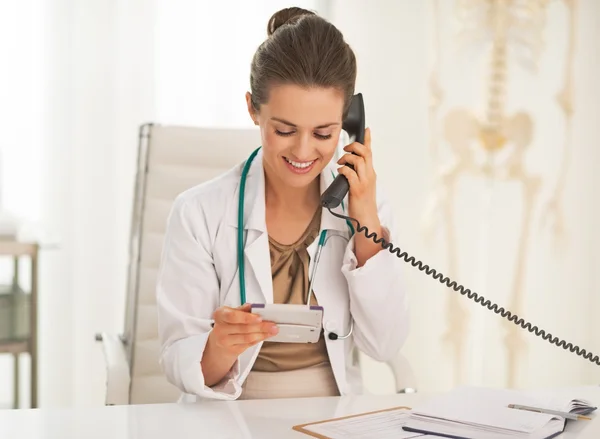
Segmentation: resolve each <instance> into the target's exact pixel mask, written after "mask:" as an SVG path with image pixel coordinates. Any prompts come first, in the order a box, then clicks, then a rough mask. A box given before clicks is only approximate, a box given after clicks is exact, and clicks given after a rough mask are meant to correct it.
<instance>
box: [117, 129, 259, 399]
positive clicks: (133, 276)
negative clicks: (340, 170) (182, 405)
mask: <svg viewBox="0 0 600 439" xmlns="http://www.w3.org/2000/svg"><path fill="white" fill-rule="evenodd" d="M259 145H260V134H259V131H258V130H257V129H256V130H255V129H212V128H211V129H209V128H194V127H181V126H164V125H157V124H148V125H144V126H142V127H141V129H140V143H139V154H138V157H139V159H138V170H137V177H136V185H135V196H134V208H133V216H132V225H131V241H130V261H129V275H128V285H127V307H126V317H125V332H124V334H123V337H122V338H123V341H124V345H125V351H126V352H125V355H126V358H127V361H128V364H129V373H130V387H129V403H130V404H138V403H160V402H171V401H176V400H177V399H178V397H179V395H180V393H181V392H180V391H179V389H177V388H176V387H174V386H173V385H171V384H170V383H169V382H168V381H167V380H166V378H165V376H164V374H163V372H162V370H161V368H160V365H159V363H158V358H159V349H160V346H159V340H158V331H157V310H156V296H155V285H156V275H157V269H158V265H159V261H160V255H161V251H162V243H163V236H164V232H165V227H166V221H167V217H168V215H169V212H170V209H171V205H172V203H173V200H174V199H175V197H176V196H177V195H178V194H179V193H181V192H183V191H184V190H186V189H188V188H190V187H192V186H195V185H197V184H199V183H202V182H205V181H207V180H209V179H212V178H214V177H216V176H217V175H219V174H221V173H223V172H225V171H226V170H228V169H230V168H231V167H233V166H235V165H236V164H238V163H240V162H242V161H243V160H245V159H246V158H247V157H248V156H249V155H250V153H251V152H252V151H253V150H254V149H255V148H257V147H258V146H259Z"/></svg>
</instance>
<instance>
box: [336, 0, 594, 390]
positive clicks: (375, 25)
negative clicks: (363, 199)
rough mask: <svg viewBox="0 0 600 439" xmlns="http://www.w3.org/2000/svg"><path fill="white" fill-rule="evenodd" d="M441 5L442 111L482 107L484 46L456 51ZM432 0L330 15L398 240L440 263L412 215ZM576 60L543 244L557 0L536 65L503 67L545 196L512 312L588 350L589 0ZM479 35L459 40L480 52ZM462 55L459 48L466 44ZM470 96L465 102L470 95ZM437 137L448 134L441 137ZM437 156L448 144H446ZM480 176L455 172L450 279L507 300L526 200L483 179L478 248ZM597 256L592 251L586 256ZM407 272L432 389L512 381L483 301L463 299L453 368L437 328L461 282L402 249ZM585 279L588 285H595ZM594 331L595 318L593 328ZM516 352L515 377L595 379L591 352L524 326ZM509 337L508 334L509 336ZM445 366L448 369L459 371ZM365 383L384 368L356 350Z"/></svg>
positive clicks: (556, 79)
mask: <svg viewBox="0 0 600 439" xmlns="http://www.w3.org/2000/svg"><path fill="white" fill-rule="evenodd" d="M441 3H442V5H443V7H442V11H441V14H440V16H441V17H442V21H441V25H440V31H441V33H442V35H441V41H442V48H443V50H444V59H443V64H442V76H441V80H442V87H443V88H444V92H445V96H444V98H445V100H444V102H443V105H442V107H441V108H440V111H441V114H442V115H443V114H444V113H445V112H446V111H447V110H448V109H449V108H453V107H455V106H459V105H462V106H471V107H472V108H475V109H480V108H481V105H482V104H483V101H482V97H483V96H482V91H483V90H484V89H483V84H482V83H481V79H482V78H483V76H481V74H482V73H485V71H484V70H481V68H482V67H483V65H482V64H481V61H482V59H481V58H480V57H479V58H472V59H473V61H472V62H469V63H466V62H465V61H464V59H465V58H463V61H457V60H456V59H455V58H453V57H452V56H453V55H452V54H453V52H454V53H455V52H456V49H455V47H453V46H452V45H451V40H450V37H451V35H453V32H454V31H455V30H456V28H455V27H454V25H453V23H452V21H451V20H452V13H453V11H452V4H453V2H441ZM431 4H432V3H431V2H408V1H406V2H385V3H384V2H378V3H377V6H374V5H371V4H369V5H368V6H367V4H366V3H364V2H360V1H343V2H342V1H337V2H333V4H332V6H331V12H330V14H331V18H332V20H333V21H334V22H335V23H336V24H337V25H339V27H340V28H341V29H342V31H343V32H344V33H345V34H346V36H347V39H348V41H349V42H350V44H351V45H352V46H353V48H354V49H355V51H356V53H357V56H358V58H359V65H360V75H359V80H358V89H359V90H360V91H362V92H363V93H364V95H365V100H366V110H367V119H368V120H367V122H368V125H370V126H371V127H372V130H373V149H374V153H375V154H376V157H375V158H376V164H377V166H378V167H377V169H378V175H379V178H380V181H381V184H382V185H384V186H385V187H386V189H387V190H388V191H390V192H391V193H392V194H393V200H394V203H395V207H396V211H397V213H398V225H399V227H400V228H401V238H400V242H398V243H396V244H398V245H400V247H401V248H402V249H403V250H404V251H407V252H408V253H409V254H411V255H414V256H415V257H416V258H418V259H422V260H424V261H425V262H426V263H427V264H429V265H430V266H432V267H435V268H437V269H438V270H439V271H442V272H443V273H445V274H447V270H448V266H449V265H448V260H447V259H446V257H445V254H444V244H443V241H442V237H443V236H442V235H441V234H440V233H439V229H438V232H437V233H436V235H434V238H433V240H432V241H431V242H430V243H427V242H426V241H425V240H424V237H423V235H422V234H421V222H420V221H421V216H422V213H423V211H424V207H425V201H426V197H427V196H428V189H429V187H430V182H431V175H432V174H431V172H432V168H431V162H430V159H429V156H428V141H429V139H430V138H429V135H430V133H429V132H428V128H427V111H428V94H427V93H428V90H427V87H428V82H427V81H428V75H429V67H430V64H431V62H432V52H431V47H432V45H431V43H432V41H431V32H432V30H433V27H434V24H433V22H432V20H431V12H432V10H431ZM579 4H580V10H579V12H578V16H577V25H578V28H577V34H576V39H577V52H576V65H575V74H576V78H575V92H576V95H575V100H574V102H575V110H576V113H575V116H574V120H573V140H572V144H571V146H572V156H571V162H570V169H569V171H568V178H567V184H566V188H565V193H564V196H563V206H564V213H565V221H566V226H567V230H568V247H567V249H566V250H565V251H564V253H562V254H560V255H558V254H556V253H555V252H554V251H553V250H552V246H551V240H550V238H549V234H548V233H546V232H545V231H543V230H542V229H541V228H540V214H541V210H540V206H541V204H540V203H541V201H542V200H545V199H546V198H547V196H548V195H549V193H550V190H551V188H552V186H553V184H554V181H555V178H556V172H557V170H558V168H559V166H560V164H561V155H560V153H561V146H562V135H563V132H564V122H563V119H562V118H561V114H560V111H559V108H558V106H557V105H556V103H555V101H554V99H555V95H556V93H557V92H558V91H559V87H560V85H561V81H562V74H563V62H564V60H565V49H566V27H565V25H566V14H565V9H564V5H562V4H561V3H560V2H555V3H553V4H552V5H551V7H550V9H549V13H548V17H547V20H548V21H547V28H546V33H545V40H546V43H547V47H546V49H545V50H544V51H543V52H542V55H541V60H540V69H539V72H538V73H537V75H532V74H530V73H528V72H526V71H524V70H521V69H519V68H514V67H511V69H510V71H509V81H510V86H509V89H508V93H509V96H510V97H509V100H508V104H507V106H508V111H509V112H514V111H516V110H518V109H524V110H526V111H528V112H530V113H531V114H533V115H534V118H535V137H534V139H533V142H532V144H531V145H530V147H529V150H528V152H527V160H526V166H527V167H528V168H529V169H531V170H533V171H535V172H537V173H539V174H540V175H541V176H542V178H543V179H544V181H543V183H544V186H543V190H542V196H543V197H542V198H539V199H538V202H537V204H536V205H535V210H534V222H533V223H532V229H531V235H530V251H529V254H528V257H527V259H526V264H527V267H528V271H527V273H526V274H527V275H526V280H525V285H524V291H526V298H525V299H524V304H523V308H522V312H521V315H522V317H524V318H526V319H527V320H530V321H531V322H533V323H534V324H537V325H539V326H540V327H542V328H546V329H547V330H548V331H549V332H551V333H552V334H553V335H558V336H560V337H564V338H566V339H567V340H568V341H573V342H574V343H575V344H579V345H581V346H582V347H586V348H587V349H588V350H592V351H593V352H595V353H596V354H597V353H598V352H599V351H600V342H599V341H598V339H597V338H595V337H593V335H592V334H594V331H593V330H592V329H593V325H597V323H594V321H593V320H592V313H594V312H595V311H596V310H598V309H599V308H598V298H597V296H598V294H597V292H598V281H597V280H596V268H595V267H597V266H598V251H597V248H598V241H599V239H600V233H599V232H598V230H597V228H596V227H595V225H594V224H595V222H594V221H593V218H594V215H596V218H597V215H598V213H597V211H598V201H597V197H595V194H594V189H593V188H594V187H598V185H599V184H600V177H599V176H598V175H597V174H595V173H594V166H595V165H596V166H597V164H598V163H600V157H599V155H598V154H599V153H598V149H597V148H596V147H595V146H594V145H595V144H597V143H598V140H599V139H600V133H599V131H598V124H597V122H596V123H594V122H593V120H594V118H595V119H596V121H597V116H596V115H597V114H598V111H599V110H600V104H599V102H600V100H598V96H599V92H600V87H599V85H598V83H597V82H596V81H595V80H594V79H593V78H595V77H597V75H598V72H599V65H598V61H596V57H595V56H594V54H597V53H598V50H599V46H600V43H598V41H600V39H599V38H598V30H597V27H596V26H595V25H594V19H593V17H597V16H598V14H599V13H600V5H598V4H597V3H596V2H579ZM477 53H478V52H477V48H475V49H474V50H471V51H470V52H467V55H466V56H467V57H468V56H473V55H474V54H477ZM466 59H468V58H466ZM473 106H475V107H473ZM441 147H442V148H446V151H447V146H446V145H442V146H441ZM446 156H447V154H446ZM483 189H484V187H483V185H482V183H481V181H480V180H477V179H474V178H465V179H463V180H462V181H461V183H460V185H459V186H458V191H459V195H458V196H457V199H456V206H457V209H459V210H458V212H459V215H457V216H456V221H457V225H456V227H457V229H456V230H457V237H458V242H459V245H460V251H459V253H458V255H457V256H458V258H457V260H456V261H455V262H457V263H458V267H459V270H458V273H457V278H456V280H457V281H458V282H460V283H462V284H464V285H466V286H467V287H470V288H471V289H473V290H475V291H478V292H479V293H480V294H482V295H484V296H485V297H486V298H489V299H491V300H493V301H495V302H499V303H500V304H501V305H505V304H506V303H507V302H508V293H509V291H510V287H511V281H512V279H513V275H514V272H515V267H514V266H513V265H514V261H515V251H516V248H517V243H518V242H519V238H518V237H517V235H516V232H517V231H518V230H519V227H520V224H519V220H520V216H521V212H522V205H521V202H520V192H519V187H518V186H516V185H515V184H507V183H502V184H497V185H496V186H495V188H494V190H493V198H492V211H491V231H492V232H491V234H490V235H488V239H489V243H490V246H489V247H488V248H487V249H485V251H482V250H481V248H480V246H479V245H478V244H479V242H480V241H481V240H482V239H483V238H484V236H483V235H482V234H481V233H480V226H479V224H480V223H481V221H480V218H481V217H482V216H481V215H482V213H483V212H482V207H481V206H482V203H481V198H479V197H481V194H482V191H483ZM593 261H594V263H595V265H594V264H593ZM398 269H401V270H403V271H404V272H405V273H406V276H407V288H408V290H409V291H410V296H411V301H412V310H413V314H412V335H411V337H410V340H409V342H408V343H407V345H406V348H405V349H404V355H405V356H407V357H408V359H409V360H410V362H411V364H412V367H413V369H414V370H415V373H416V377H417V380H418V383H417V384H418V387H419V388H420V389H422V390H439V389H445V388H448V387H451V386H453V385H455V384H458V383H461V382H464V383H471V384H487V385H505V384H506V383H507V381H508V376H507V369H506V351H505V347H504V344H503V343H504V335H505V331H506V327H507V325H504V324H503V322H501V319H500V318H499V317H497V316H495V315H494V314H492V313H491V312H490V311H488V310H485V309H483V308H482V307H481V306H479V305H477V304H469V303H467V302H466V299H459V301H460V302H461V305H462V306H464V308H465V309H466V312H467V316H468V317H467V324H468V326H467V337H466V338H465V339H464V344H465V346H466V352H465V354H464V357H463V359H464V361H465V362H464V364H463V366H462V367H461V368H460V369H461V370H458V371H457V370H455V364H454V363H453V360H452V357H451V356H450V352H449V351H448V350H447V349H446V348H448V344H447V343H446V342H444V341H443V340H442V339H441V337H442V335H443V332H444V329H445V324H446V316H445V315H446V304H447V301H448V299H449V298H450V296H452V295H455V296H456V295H457V294H458V293H455V292H453V291H451V290H449V289H447V288H445V287H442V286H439V285H438V283H437V282H436V281H433V280H431V279H430V278H428V277H427V276H426V275H425V274H423V273H421V272H419V271H418V270H416V269H414V268H411V267H410V266H409V265H407V264H405V263H403V262H400V261H399V263H398ZM594 292H595V293H596V294H594ZM596 333H597V332H596ZM522 342H523V343H524V347H525V354H524V356H523V357H521V358H520V359H519V361H518V370H517V376H516V378H515V385H517V386H542V385H563V384H564V385H566V384H582V383H589V382H593V383H597V382H599V381H600V372H599V371H598V368H597V366H595V365H593V364H591V363H590V362H589V361H587V360H584V359H581V358H578V357H575V356H574V355H572V354H569V353H567V352H565V351H564V350H563V349H560V348H556V347H554V346H551V345H550V344H549V343H548V342H546V341H543V340H541V339H540V338H538V337H535V336H533V335H530V334H528V333H527V334H524V335H522ZM512 348H514V346H513V347H511V349H512ZM455 372H456V373H457V375H455ZM364 375H365V378H366V380H367V383H368V386H369V388H370V389H371V390H372V391H374V392H378V393H379V392H389V391H390V389H391V383H392V381H391V379H392V376H391V374H390V372H389V371H388V370H387V368H386V367H385V366H384V365H381V364H378V363H375V362H373V361H369V360H368V359H367V361H366V367H365V372H364Z"/></svg>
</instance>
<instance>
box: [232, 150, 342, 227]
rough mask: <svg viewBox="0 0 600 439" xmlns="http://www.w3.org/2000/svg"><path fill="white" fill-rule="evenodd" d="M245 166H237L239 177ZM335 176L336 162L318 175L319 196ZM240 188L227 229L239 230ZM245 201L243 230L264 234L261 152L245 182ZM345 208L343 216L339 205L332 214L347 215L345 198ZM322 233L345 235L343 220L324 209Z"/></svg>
mask: <svg viewBox="0 0 600 439" xmlns="http://www.w3.org/2000/svg"><path fill="white" fill-rule="evenodd" d="M243 166H244V164H242V165H241V166H240V173H239V175H240V177H241V171H242V169H243ZM337 175H338V172H337V167H336V163H335V160H332V161H331V162H330V163H329V164H328V165H327V166H326V167H325V168H324V169H323V171H322V172H321V175H320V192H321V194H322V193H323V192H324V191H325V189H327V188H328V187H329V185H331V183H332V182H333V180H334V178H335V177H336V176H337ZM240 189H241V185H238V191H236V194H235V200H234V202H233V203H232V204H231V209H230V212H229V214H228V217H229V221H228V223H229V225H231V226H232V227H235V228H237V227H238V200H239V190H240ZM244 193H245V198H244V229H245V230H256V231H259V232H263V233H266V232H267V223H266V208H265V174H264V167H263V154H262V149H261V150H260V151H259V152H258V154H257V155H256V157H255V158H254V161H253V162H252V164H251V165H250V169H249V172H248V176H247V178H246V187H245V191H244ZM343 204H344V206H345V208H346V212H344V210H343V209H342V205H341V204H340V205H339V206H338V207H336V208H335V209H333V211H334V212H336V213H340V214H345V215H347V214H348V213H347V212H348V196H346V198H345V199H344V203H343ZM323 230H335V231H339V232H347V231H348V225H347V223H346V221H345V220H343V219H341V218H338V217H336V216H334V215H332V214H331V213H330V212H329V210H328V209H326V208H323V211H322V215H321V231H323Z"/></svg>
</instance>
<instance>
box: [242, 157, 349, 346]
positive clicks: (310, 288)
mask: <svg viewBox="0 0 600 439" xmlns="http://www.w3.org/2000/svg"><path fill="white" fill-rule="evenodd" d="M260 148H261V147H260V146H259V147H258V148H256V149H255V150H254V152H252V154H250V157H248V160H246V163H245V165H244V168H243V169H242V176H241V178H240V193H239V199H238V238H237V244H238V245H237V255H238V268H239V270H238V275H239V276H238V277H239V281H240V302H241V304H242V305H243V304H245V303H246V274H245V260H244V197H245V189H246V178H247V177H248V172H249V171H250V165H251V164H252V161H253V160H254V158H255V157H256V155H257V154H258V151H259V150H260ZM342 209H343V210H344V212H345V210H346V209H345V207H344V203H343V202H342ZM346 223H347V224H348V227H349V229H350V234H351V235H352V234H353V233H354V227H352V224H351V223H349V222H348V221H346ZM334 236H338V237H340V238H343V239H346V240H347V239H348V238H346V237H345V236H342V235H337V234H333V235H329V236H328V235H327V230H323V231H321V234H320V235H319V242H318V245H317V252H316V254H315V263H314V264H313V268H312V271H311V276H310V283H309V286H308V300H307V304H309V303H310V299H311V296H312V292H313V282H314V281H315V275H316V274H317V267H318V266H319V260H320V259H321V252H322V251H323V247H325V244H326V243H327V241H328V240H329V239H330V238H332V237H334ZM324 326H325V325H324ZM323 330H324V331H325V332H327V334H328V337H329V339H330V340H344V339H346V338H348V337H350V336H351V335H352V332H353V331H354V320H352V318H350V331H348V333H347V334H345V335H338V334H336V333H335V332H333V331H328V330H327V329H326V328H325V327H323Z"/></svg>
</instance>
